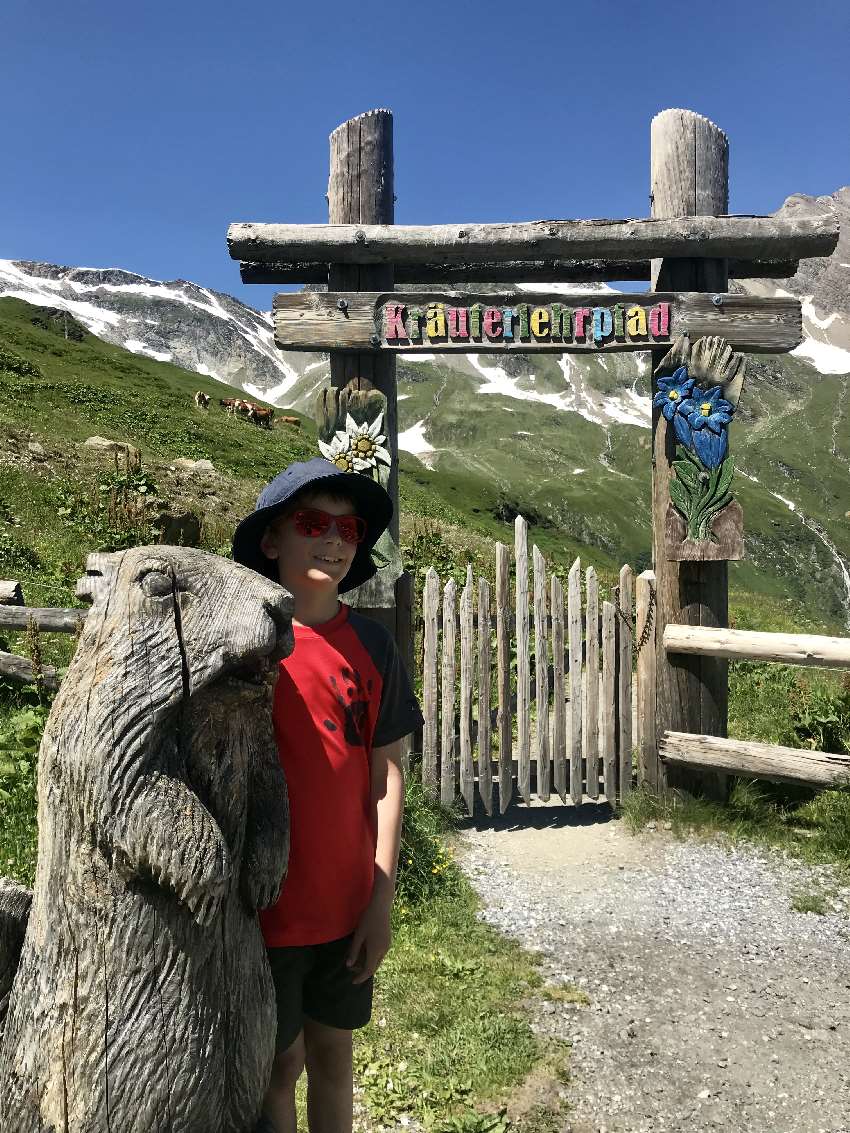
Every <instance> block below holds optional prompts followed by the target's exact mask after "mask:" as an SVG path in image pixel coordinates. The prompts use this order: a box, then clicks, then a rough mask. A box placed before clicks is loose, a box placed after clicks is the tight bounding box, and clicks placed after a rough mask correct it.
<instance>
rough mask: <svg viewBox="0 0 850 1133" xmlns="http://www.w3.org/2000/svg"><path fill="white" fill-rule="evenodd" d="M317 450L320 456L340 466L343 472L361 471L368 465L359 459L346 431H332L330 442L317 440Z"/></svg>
mask: <svg viewBox="0 0 850 1133" xmlns="http://www.w3.org/2000/svg"><path fill="white" fill-rule="evenodd" d="M319 452H320V453H321V454H322V456H323V457H324V458H325V459H326V460H329V461H330V462H331V464H335V465H336V466H337V468H341V469H342V471H343V472H362V471H363V470H364V469H366V468H369V467H370V465H369V464H367V463H366V462H365V461H362V460H360V459H359V458H358V457H357V455H356V454H355V452H354V451H353V450H352V448H351V437H349V435H348V434H347V433H342V432H339V433H334V435H333V437H331V443H330V444H326V443H325V442H324V441H319Z"/></svg>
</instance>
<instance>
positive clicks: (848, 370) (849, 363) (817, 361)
mask: <svg viewBox="0 0 850 1133" xmlns="http://www.w3.org/2000/svg"><path fill="white" fill-rule="evenodd" d="M791 356H792V357H793V358H802V359H803V361H804V362H808V363H810V364H811V365H812V366H814V368H815V369H816V370H817V371H818V373H819V374H850V350H845V349H844V348H843V347H842V346H833V345H832V344H831V343H829V342H819V341H818V340H817V339H815V338H805V339H803V341H802V342H801V343H800V345H799V346H797V347H795V348H794V349H793V350H792V351H791Z"/></svg>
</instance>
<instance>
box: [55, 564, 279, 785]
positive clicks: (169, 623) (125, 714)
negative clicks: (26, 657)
mask: <svg viewBox="0 0 850 1133" xmlns="http://www.w3.org/2000/svg"><path fill="white" fill-rule="evenodd" d="M77 595H78V597H80V598H84V599H85V598H87V599H89V600H90V601H91V602H92V608H91V611H90V612H89V614H88V616H87V618H86V621H85V624H84V627H83V632H82V634H81V636H80V640H79V644H78V646H77V651H76V653H75V655H74V658H73V660H72V662H71V665H70V667H69V669H68V672H67V675H66V677H65V679H64V680H63V682H62V687H61V689H60V693H59V696H58V697H57V701H56V704H55V705H54V710H53V712H52V713H51V719H50V721H49V722H48V728H47V731H46V735H48V734H50V733H53V734H54V735H56V736H57V737H58V733H59V731H60V730H61V731H62V732H63V733H64V736H65V739H66V743H67V741H68V738H69V736H74V735H76V740H75V743H76V745H77V746H78V747H79V746H81V745H82V747H83V748H85V749H87V750H86V754H85V762H86V763H87V764H88V765H89V770H88V771H86V770H84V769H82V768H81V769H80V773H81V775H82V777H83V778H85V777H86V776H87V775H89V774H90V773H91V764H92V762H94V763H95V764H107V763H111V762H114V761H115V760H116V759H120V760H122V761H123V762H124V768H125V771H126V767H127V766H128V765H132V764H133V763H134V762H135V760H134V758H133V755H134V753H137V754H141V751H142V749H144V748H150V747H151V745H152V744H153V745H154V746H156V744H157V743H160V744H161V743H162V742H163V735H162V732H163V729H164V726H165V724H166V723H167V724H168V727H167V728H165V731H166V732H167V733H168V734H169V735H170V734H171V733H174V732H176V731H177V730H179V725H178V723H177V722H176V721H174V720H172V714H173V713H174V711H175V710H178V709H180V710H182V709H183V708H187V707H188V706H189V704H190V702H191V701H192V700H193V699H194V698H195V696H196V695H197V694H198V693H199V692H200V691H201V690H203V689H206V688H208V687H209V686H210V685H212V684H213V683H214V682H218V681H219V680H223V679H225V678H229V679H230V682H231V684H232V682H233V680H234V679H235V680H241V681H244V682H245V683H246V691H250V692H251V694H252V695H253V696H256V694H257V692H258V690H257V689H256V688H252V687H251V686H252V685H256V684H257V683H263V680H264V678H265V677H269V678H271V677H272V675H273V674H274V673H275V672H276V667H277V661H278V660H280V659H281V658H282V657H285V656H286V655H287V654H288V653H289V652H290V651H291V649H292V645H293V638H292V628H291V618H292V608H293V601H292V597H291V595H290V594H289V593H288V592H287V591H286V590H284V589H283V588H282V587H280V586H277V585H276V584H275V583H273V582H271V581H270V580H268V579H266V578H263V577H262V576H261V575H259V574H257V573H256V572H254V571H252V570H249V569H247V568H246V567H243V566H240V565H239V564H237V563H234V562H231V561H230V560H228V559H223V558H219V557H217V556H215V555H209V554H205V553H204V552H203V551H199V550H196V549H194V548H189V547H168V546H157V547H134V548H132V549H131V550H128V551H121V552H118V553H116V554H95V555H90V556H89V558H88V560H87V563H86V577H85V578H83V579H81V580H80V581H79V583H78V584H77ZM80 731H82V732H83V735H80ZM157 733H159V736H158V739H156V738H155V737H156V734H157ZM169 743H170V741H169ZM96 749H97V750H96ZM122 774H123V772H122Z"/></svg>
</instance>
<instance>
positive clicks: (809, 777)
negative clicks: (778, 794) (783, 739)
mask: <svg viewBox="0 0 850 1133" xmlns="http://www.w3.org/2000/svg"><path fill="white" fill-rule="evenodd" d="M658 751H659V754H660V755H661V758H662V759H663V760H664V761H665V762H666V763H671V764H675V765H681V766H691V767H705V768H709V769H712V770H718V771H722V772H725V773H727V774H731V775H749V776H752V777H753V778H756V779H770V780H773V781H774V782H777V783H814V784H816V785H817V786H819V787H830V786H837V785H839V784H842V785H843V784H847V783H850V756H848V755H833V754H832V753H830V752H826V751H809V750H808V749H805V750H801V749H798V748H792V747H780V746H779V745H777V744H758V743H749V742H745V741H744V740H727V739H724V738H722V737H721V736H699V735H696V734H694V733H691V732H664V733H663V735H662V736H661V739H660V741H659V744H658Z"/></svg>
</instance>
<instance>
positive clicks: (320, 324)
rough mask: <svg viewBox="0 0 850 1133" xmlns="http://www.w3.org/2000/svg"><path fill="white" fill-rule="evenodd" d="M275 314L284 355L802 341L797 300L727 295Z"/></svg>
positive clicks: (316, 299)
mask: <svg viewBox="0 0 850 1133" xmlns="http://www.w3.org/2000/svg"><path fill="white" fill-rule="evenodd" d="M452 312H454V314H452ZM273 316H274V324H275V342H276V344H277V345H278V346H279V347H281V349H285V350H314V351H315V350H358V351H368V350H379V351H380V350H389V351H397V352H404V353H406V354H407V353H415V352H416V351H417V350H421V351H423V352H427V353H464V352H466V353H468V352H470V351H471V352H474V353H504V352H515V353H520V354H523V353H557V354H561V353H590V354H597V353H609V352H612V351H620V350H647V349H649V348H650V347H653V346H658V345H663V344H666V343H669V342H672V341H673V339H674V338H675V337H676V336H677V335H680V334H682V333H684V332H685V330H687V332H688V333H689V334H690V335H691V337H692V338H693V339H696V338H701V337H702V336H704V335H720V336H722V337H723V338H725V339H727V341H728V342H730V343H731V344H732V346H733V347H734V348H735V349H736V350H751V351H755V352H757V353H759V352H763V353H768V354H772V353H783V352H785V351H788V350H793V348H794V347H795V346H797V345H798V343H799V342H800V341H801V337H802V316H801V311H800V303H799V300H797V299H795V298H792V297H782V298H778V299H762V298H757V297H754V296H748V295H730V294H726V293H724V294H722V295H710V294H708V295H706V294H702V293H700V292H681V293H675V292H654V293H653V292H643V293H639V294H633V295H625V294H620V293H617V292H602V293H600V292H589V293H586V294H567V295H565V294H563V293H561V292H556V293H550V294H545V293H542V292H526V291H516V292H506V293H503V294H483V293H482V294H476V293H474V292H456V291H443V292H430V291H418V292H402V291H396V292H369V291H362V292H347V293H338V292H315V291H307V292H297V293H281V294H280V295H276V296H275V298H274V311H273Z"/></svg>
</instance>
